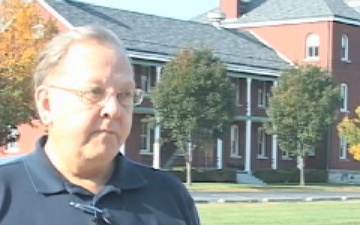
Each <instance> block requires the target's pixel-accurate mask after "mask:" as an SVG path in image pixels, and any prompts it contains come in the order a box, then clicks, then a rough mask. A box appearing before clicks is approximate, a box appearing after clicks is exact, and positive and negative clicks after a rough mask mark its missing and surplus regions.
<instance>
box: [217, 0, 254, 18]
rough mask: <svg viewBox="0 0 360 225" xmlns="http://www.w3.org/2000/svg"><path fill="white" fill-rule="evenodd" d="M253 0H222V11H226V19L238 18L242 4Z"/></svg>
mask: <svg viewBox="0 0 360 225" xmlns="http://www.w3.org/2000/svg"><path fill="white" fill-rule="evenodd" d="M250 1H251V0H220V11H221V12H223V13H225V15H226V19H236V18H238V17H240V16H241V7H242V6H241V5H242V4H246V3H248V2H250Z"/></svg>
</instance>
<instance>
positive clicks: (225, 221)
mask: <svg viewBox="0 0 360 225" xmlns="http://www.w3.org/2000/svg"><path fill="white" fill-rule="evenodd" d="M197 207H198V210H199V215H200V219H201V225H359V224H360V202H311V203H309V202H308V203H239V204H198V205H197Z"/></svg>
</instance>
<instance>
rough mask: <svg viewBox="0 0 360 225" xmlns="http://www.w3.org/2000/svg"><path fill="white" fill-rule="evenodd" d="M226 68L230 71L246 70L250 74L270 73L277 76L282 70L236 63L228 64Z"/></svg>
mask: <svg viewBox="0 0 360 225" xmlns="http://www.w3.org/2000/svg"><path fill="white" fill-rule="evenodd" d="M226 69H227V70H228V71H234V72H244V73H250V74H257V75H260V74H261V75H270V76H275V77H280V73H281V72H280V71H277V70H270V69H260V68H254V67H250V66H239V65H235V64H226Z"/></svg>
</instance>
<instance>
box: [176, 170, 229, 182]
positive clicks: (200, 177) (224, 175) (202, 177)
mask: <svg viewBox="0 0 360 225" xmlns="http://www.w3.org/2000/svg"><path fill="white" fill-rule="evenodd" d="M169 172H171V173H173V174H174V175H175V176H176V177H178V178H179V179H180V180H181V181H183V182H185V181H186V170H185V169H184V168H181V169H173V170H169ZM191 175H192V181H193V182H228V183H236V170H232V169H203V170H202V169H192V170H191Z"/></svg>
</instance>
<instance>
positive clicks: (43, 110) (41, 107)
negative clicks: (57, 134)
mask: <svg viewBox="0 0 360 225" xmlns="http://www.w3.org/2000/svg"><path fill="white" fill-rule="evenodd" d="M34 97H35V104H36V108H37V111H38V113H39V117H40V120H41V122H42V123H43V124H44V125H45V126H48V125H50V123H51V122H52V118H51V110H50V98H49V89H48V88H47V87H46V86H44V85H40V86H39V87H37V88H36V90H35V96H34Z"/></svg>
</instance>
